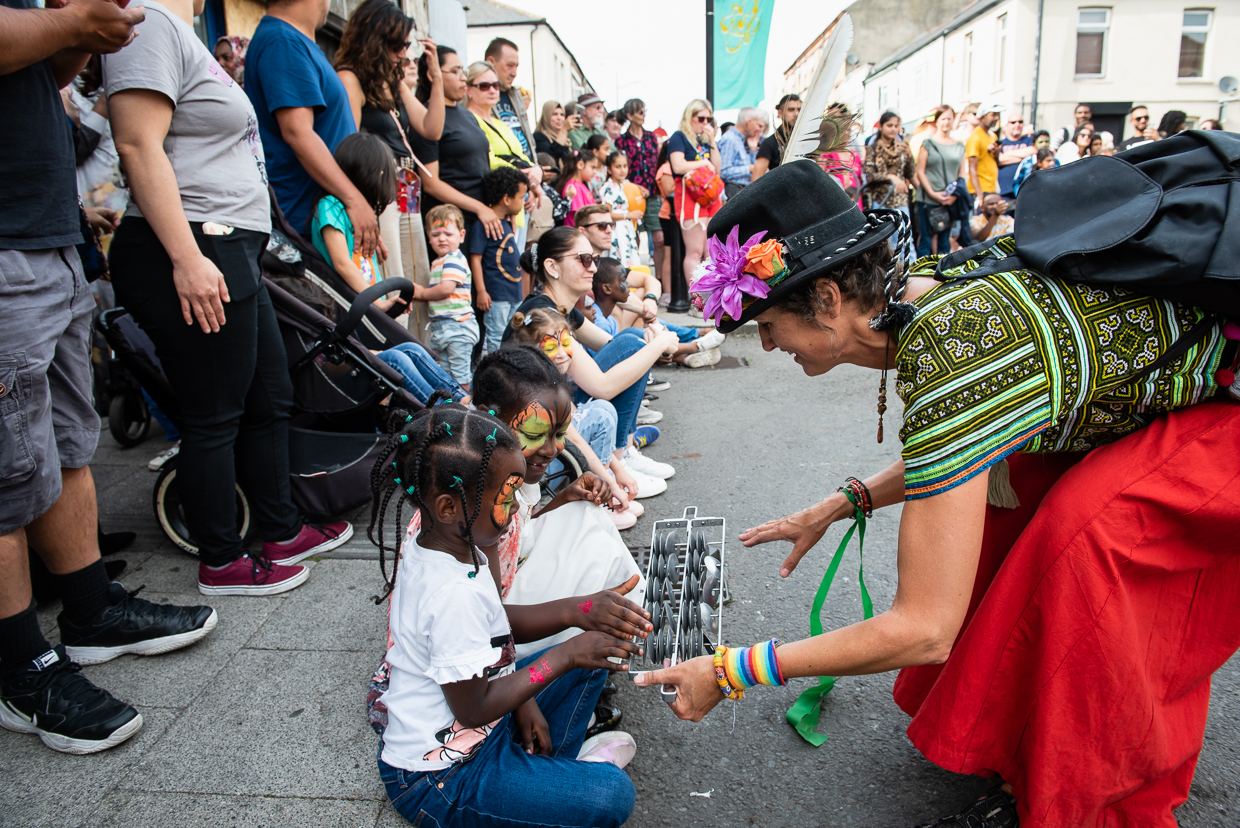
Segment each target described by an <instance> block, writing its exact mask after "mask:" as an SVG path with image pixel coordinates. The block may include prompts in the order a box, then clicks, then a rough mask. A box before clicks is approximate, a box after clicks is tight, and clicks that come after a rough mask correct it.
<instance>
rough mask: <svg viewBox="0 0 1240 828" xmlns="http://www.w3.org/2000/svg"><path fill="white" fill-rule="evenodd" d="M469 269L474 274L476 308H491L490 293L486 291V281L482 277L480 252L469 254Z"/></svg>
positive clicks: (483, 309)
mask: <svg viewBox="0 0 1240 828" xmlns="http://www.w3.org/2000/svg"><path fill="white" fill-rule="evenodd" d="M469 270H470V272H471V273H473V274H474V301H475V303H476V304H477V305H478V310H480V311H488V310H490V309H491V295H490V294H489V293H487V284H486V281H485V280H484V279H483V278H482V254H481V253H470V254H469Z"/></svg>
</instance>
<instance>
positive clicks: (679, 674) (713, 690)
mask: <svg viewBox="0 0 1240 828" xmlns="http://www.w3.org/2000/svg"><path fill="white" fill-rule="evenodd" d="M633 683H634V684H636V685H637V686H638V687H659V686H661V685H664V684H670V685H672V686H674V687H675V688H676V701H674V702H673V703H672V705H671V707H672V712H673V713H675V714H676V715H677V716H679V717H680V718H682V719H689V720H691V721H694V722H700V721H702V719H703V718H705V716H706V714H707V713H709V712H710V711H711V710H713V709H714V707H715V705H717V704H719V702H721V701H723V691H722V690H720V689H719V682H718V680H716V678H715V662H714V656H713V655H707V656H698V657H697V658H694V659H690V660H689V661H682V662H681V663H679V664H677V665H675V666H674V667H668V668H666V669H663V670H651V671H650V672H649V673H642V674H640V675H636V676H634V677H633Z"/></svg>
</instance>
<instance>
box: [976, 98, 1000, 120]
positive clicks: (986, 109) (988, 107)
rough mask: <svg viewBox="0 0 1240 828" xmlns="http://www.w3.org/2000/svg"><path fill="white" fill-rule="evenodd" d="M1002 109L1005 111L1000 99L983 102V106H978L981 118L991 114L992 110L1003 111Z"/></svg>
mask: <svg viewBox="0 0 1240 828" xmlns="http://www.w3.org/2000/svg"><path fill="white" fill-rule="evenodd" d="M1002 111H1003V104H1001V103H999V102H998V101H987V102H986V103H984V104H982V105H981V106H979V107H978V108H977V117H979V118H980V117H982V116H983V115H989V114H990V113H992V112H1002Z"/></svg>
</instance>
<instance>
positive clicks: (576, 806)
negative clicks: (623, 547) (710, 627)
mask: <svg viewBox="0 0 1240 828" xmlns="http://www.w3.org/2000/svg"><path fill="white" fill-rule="evenodd" d="M401 425H402V426H403V427H402V428H400V430H399V431H398V433H396V434H393V435H392V438H391V439H390V440H389V443H388V446H387V448H386V450H385V451H384V453H383V454H382V455H381V456H380V458H379V460H378V462H377V463H376V465H375V471H374V473H373V477H372V490H373V495H374V500H373V503H374V506H373V507H372V512H371V524H370V530H369V532H370V537H371V539H372V541H373V542H375V543H376V544H377V545H378V546H379V550H380V565H381V567H383V568H384V577H385V580H386V579H387V572H386V555H387V554H388V553H390V552H395V550H392V549H388V548H387V546H386V544H385V542H384V539H383V528H384V525H385V518H386V517H387V511H388V508H389V506H390V505H391V501H392V500H393V499H395V500H396V501H397V516H396V519H397V525H400V512H401V509H402V507H403V505H404V503H405V502H406V500H408V501H409V502H411V503H412V504H413V505H415V506H416V507H417V509H418V511H419V513H420V515H421V517H422V521H421V530H420V532H419V533H418V534H417V536H416V537H415V536H413V535H412V534H408V535H406V536H405V538H404V541H403V543H402V545H401V549H400V554H399V556H398V557H397V558H396V560H395V561H394V562H393V567H392V576H391V579H390V580H388V581H387V583H388V590H389V594H390V596H391V604H390V608H389V630H390V632H389V635H390V641H391V643H390V646H389V649H388V653H387V659H386V660H387V663H388V664H389V665H390V675H389V677H388V688H387V691H386V692H385V693H384V695H383V704H384V706H385V707H386V718H387V725H386V728H385V729H384V730H383V736H382V739H381V742H380V754H379V759H378V765H379V774H380V777H381V779H382V780H383V783H384V786H385V787H386V789H387V793H388V797H389V798H390V799H391V801H392V804H393V805H394V806H395V807H396V809H397V810H398V811H399V812H400V813H401V814H402V815H403V816H404V817H405V818H406V819H408V820H410V821H411V822H414V823H419V824H428V823H427V822H426V818H427V817H429V818H430V820H432V821H433V824H436V825H440V826H463V827H464V826H479V827H481V826H487V825H492V824H495V823H497V822H507V821H517V820H528V819H529V817H530V815H531V814H535V813H537V814H539V821H540V822H544V823H547V824H555V825H591V826H616V825H621V824H623V823H624V822H625V821H626V820H627V819H628V817H629V815H630V813H632V810H633V806H634V803H635V799H636V794H635V791H634V788H633V783H632V782H631V781H630V780H629V778H628V776H627V775H626V774H625V773H624V772H623V771H621V770H620V767H623V765H624V764H627V762H628V760H629V759H631V758H632V755H633V749H634V748H633V742H632V738H631V737H629V736H628V735H627V734H620V733H619V732H610V733H604V734H601V735H600V736H598V737H595V739H594V740H592V741H593V742H594V743H593V744H590V743H585V744H583V742H585V733H586V728H587V725H588V723H589V720H588V718H587V717H585V716H581V715H578V713H579V711H580V710H582V709H583V708H584V709H587V710H589V709H592V708H593V707H594V705H595V704H596V703H597V701H598V697H599V693H600V691H601V690H602V687H603V685H604V683H605V682H606V680H607V673H608V671H609V670H612V671H614V670H625V669H627V662H626V661H619V662H617V661H610V660H609V659H610V658H618V659H626V660H627V659H629V658H631V657H632V656H633V655H638V654H640V653H641V648H640V646H639V644H638V643H636V642H635V641H634V640H633V639H634V637H635V636H636V637H642V638H644V637H645V635H646V634H647V632H648V630H649V625H648V624H647V623H646V621H645V613H644V611H642V610H641V608H640V607H638V606H637V605H636V604H633V603H632V602H631V601H628V600H627V599H624V598H621V597H620V596H618V595H615V594H614V593H611V595H613V596H615V597H614V599H607V600H600V601H598V602H597V603H591V604H587V602H582V603H581V605H580V606H577V607H576V608H575V609H576V612H577V614H578V615H580V616H582V617H583V618H588V619H589V620H588V621H583V622H582V623H581V626H588V627H589V628H590V631H589V632H585V633H582V634H581V635H578V636H576V637H575V638H573V639H571V640H570V641H568V642H566V643H565V644H562V645H560V646H558V647H553V648H551V649H549V650H544V651H542V652H540V653H536V654H534V655H533V656H530V657H529V658H527V659H524V660H522V661H519V662H518V661H517V658H516V653H515V643H516V642H517V641H518V640H526V639H529V638H537V637H540V633H541V632H542V631H543V629H545V628H546V627H547V626H552V627H554V626H555V625H556V624H555V621H554V620H553V619H548V617H547V616H548V615H551V614H554V613H555V612H556V611H557V610H558V609H562V608H556V607H547V606H545V605H544V606H541V607H509V608H508V609H507V611H505V607H504V605H503V604H502V603H501V602H500V596H499V589H498V582H499V570H498V556H497V555H495V554H491V555H486V554H484V553H483V551H482V548H480V547H486V548H490V549H492V550H494V546H495V544H496V542H497V541H498V540H499V538H500V536H501V535H502V534H503V533H504V531H505V529H506V528H507V526H508V523H509V521H510V519H511V517H512V514H513V512H514V511H515V509H516V499H515V495H516V490H517V488H518V487H519V486H520V485H521V482H522V481H523V479H524V475H525V458H524V457H523V455H522V453H521V451H520V448H519V444H518V442H517V440H516V438H515V437H514V436H513V435H512V433H511V432H510V431H509V430H508V427H507V426H506V425H505V424H504V423H502V422H500V421H499V420H498V419H496V418H495V417H492V416H490V415H487V414H484V413H481V412H478V411H470V410H468V409H466V408H464V407H462V406H459V405H451V404H449V405H437V406H434V407H432V408H429V409H426V410H424V411H421V412H419V413H417V414H416V415H411V416H410V417H408V418H405V421H404V422H403V423H402V424H401ZM621 736H623V737H624V738H620V737H621Z"/></svg>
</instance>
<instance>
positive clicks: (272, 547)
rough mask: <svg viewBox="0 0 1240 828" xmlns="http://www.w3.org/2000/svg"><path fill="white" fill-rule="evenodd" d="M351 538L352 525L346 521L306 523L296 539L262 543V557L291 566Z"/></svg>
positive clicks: (274, 562)
mask: <svg viewBox="0 0 1240 828" xmlns="http://www.w3.org/2000/svg"><path fill="white" fill-rule="evenodd" d="M351 537H353V525H352V524H351V523H348V522H347V521H343V520H341V521H337V522H336V523H307V524H304V525H303V526H302V527H301V531H300V532H299V533H297V537H295V538H293V539H292V540H291V541H285V542H283V543H272V542H269V541H264V542H263V557H264V558H266V559H267V560H269V561H271V562H272V563H273V564H283V565H284V566H289V565H291V564H295V563H299V562H301V561H304V560H305V559H306V558H308V557H310V556H311V555H316V554H318V553H320V552H327V551H328V550H331V549H335V548H336V547H337V546H340V545H342V544H344V543H346V542H347V541H348V540H349V538H351Z"/></svg>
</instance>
